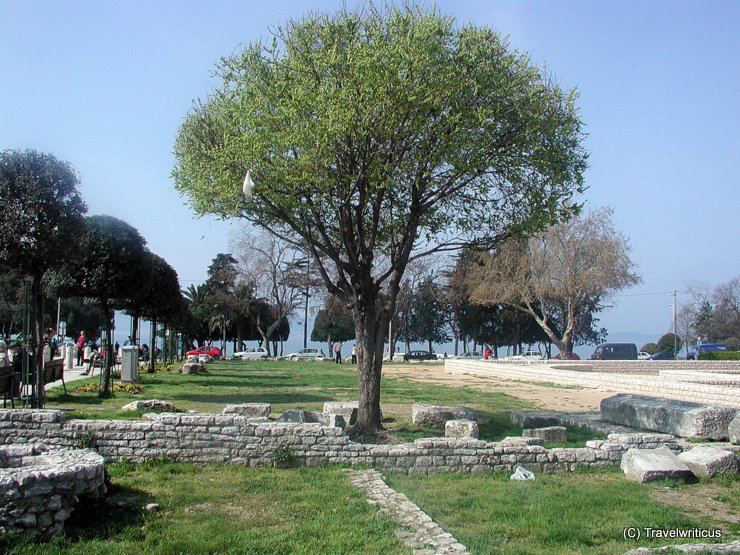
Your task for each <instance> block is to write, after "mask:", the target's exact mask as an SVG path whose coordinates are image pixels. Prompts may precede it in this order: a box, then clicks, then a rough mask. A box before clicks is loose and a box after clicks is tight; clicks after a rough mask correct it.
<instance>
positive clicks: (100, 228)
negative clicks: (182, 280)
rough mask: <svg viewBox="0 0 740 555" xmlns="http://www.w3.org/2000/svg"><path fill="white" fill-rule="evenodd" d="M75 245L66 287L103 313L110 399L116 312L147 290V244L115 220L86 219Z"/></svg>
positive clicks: (103, 394)
mask: <svg viewBox="0 0 740 555" xmlns="http://www.w3.org/2000/svg"><path fill="white" fill-rule="evenodd" d="M75 244H76V246H77V252H76V254H75V256H70V257H69V258H68V259H67V261H66V262H67V264H66V266H65V268H64V276H63V279H64V287H65V289H66V292H67V294H68V295H70V296H78V297H88V298H91V299H95V300H96V301H97V302H98V304H99V306H100V309H101V311H102V312H103V315H104V317H105V323H104V326H103V327H104V333H105V338H104V339H105V343H106V346H107V347H106V348H107V356H106V365H105V368H104V369H103V388H102V390H101V391H100V396H101V397H109V396H110V395H111V394H112V391H111V376H110V370H111V362H112V359H113V344H112V334H111V330H112V327H113V325H114V320H113V309H114V308H118V307H119V306H120V303H121V301H120V299H126V298H130V297H132V296H134V295H135V294H136V292H138V291H141V290H144V289H148V286H149V283H148V281H149V278H150V276H151V270H150V268H151V264H152V263H151V260H150V258H149V251H147V250H146V247H145V245H146V240H145V239H144V238H143V237H142V236H141V235H140V234H139V232H138V231H137V230H136V228H134V227H133V226H131V225H130V224H128V223H126V222H124V221H122V220H119V219H118V218H115V217H113V216H105V215H100V216H90V217H89V218H87V220H86V226H85V232H84V233H83V234H82V235H81V236H80V237H79V239H78V240H77V241H76V243H75Z"/></svg>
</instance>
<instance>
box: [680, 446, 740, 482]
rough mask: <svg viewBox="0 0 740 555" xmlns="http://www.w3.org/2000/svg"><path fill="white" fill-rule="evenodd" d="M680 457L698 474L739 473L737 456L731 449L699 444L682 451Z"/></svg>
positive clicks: (711, 475)
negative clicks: (726, 449) (725, 449)
mask: <svg viewBox="0 0 740 555" xmlns="http://www.w3.org/2000/svg"><path fill="white" fill-rule="evenodd" d="M678 458H679V459H680V460H681V461H683V463H684V464H685V465H686V466H688V467H689V469H690V470H691V472H693V473H694V474H695V475H696V476H706V477H707V478H714V477H715V476H719V475H720V474H736V473H737V457H736V456H735V453H733V452H731V451H723V450H722V449H716V448H714V447H705V446H699V447H694V448H693V449H690V450H689V451H684V452H683V453H680V454H679V455H678Z"/></svg>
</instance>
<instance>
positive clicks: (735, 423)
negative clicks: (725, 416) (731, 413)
mask: <svg viewBox="0 0 740 555" xmlns="http://www.w3.org/2000/svg"><path fill="white" fill-rule="evenodd" d="M727 435H728V437H729V438H730V441H731V442H732V443H738V444H740V412H738V413H737V414H736V415H735V418H733V419H732V422H730V426H729V427H728V428H727Z"/></svg>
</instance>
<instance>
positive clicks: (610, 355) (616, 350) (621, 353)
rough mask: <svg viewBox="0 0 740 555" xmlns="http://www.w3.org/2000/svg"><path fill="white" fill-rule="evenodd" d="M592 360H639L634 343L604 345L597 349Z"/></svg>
mask: <svg viewBox="0 0 740 555" xmlns="http://www.w3.org/2000/svg"><path fill="white" fill-rule="evenodd" d="M591 360H637V345H635V344H634V343H604V344H602V345H599V346H598V347H596V350H595V351H594V354H592V355H591Z"/></svg>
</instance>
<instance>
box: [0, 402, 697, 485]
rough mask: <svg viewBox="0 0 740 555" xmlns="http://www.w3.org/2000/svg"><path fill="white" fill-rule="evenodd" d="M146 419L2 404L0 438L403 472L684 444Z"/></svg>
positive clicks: (571, 462)
mask: <svg viewBox="0 0 740 555" xmlns="http://www.w3.org/2000/svg"><path fill="white" fill-rule="evenodd" d="M147 418H150V419H149V420H145V421H117V420H114V421H100V420H99V421H91V420H70V421H66V420H65V419H64V415H63V413H62V412H60V411H48V410H47V411H42V410H35V411H30V410H11V409H8V410H0V442H2V443H6V444H7V443H25V444H31V445H33V444H44V445H48V446H55V447H59V448H72V447H78V446H79V445H81V444H84V445H88V446H91V447H92V448H94V449H95V450H96V451H97V452H98V453H100V454H101V455H102V456H103V457H105V459H107V460H108V461H117V460H122V459H129V460H131V461H134V462H137V461H143V460H146V459H151V458H166V459H168V460H172V461H176V462H195V463H207V462H226V463H233V464H242V465H246V466H272V465H273V463H274V462H275V461H274V459H273V457H274V454H275V453H276V451H278V450H280V453H281V454H282V455H284V454H285V451H286V448H287V449H289V452H290V454H291V456H292V458H293V462H294V464H295V465H297V466H317V465H325V464H335V463H338V464H364V465H370V466H372V467H374V468H378V469H390V470H394V471H398V472H402V473H406V474H431V473H436V472H460V473H476V474H478V473H491V472H511V471H513V469H514V468H515V467H516V466H518V465H521V466H523V467H525V468H527V469H529V470H532V471H534V472H557V471H562V470H574V469H575V468H576V467H577V466H605V465H606V466H615V465H618V464H619V462H620V460H621V457H622V454H623V453H625V452H626V451H627V450H628V449H629V448H630V447H636V448H656V447H659V446H661V445H666V446H668V447H669V448H671V449H673V450H675V451H681V450H682V449H683V448H684V445H689V444H683V443H681V442H679V441H677V440H676V438H674V437H673V436H670V435H666V434H612V435H610V436H609V439H608V440H598V441H592V442H589V444H588V446H587V447H584V448H576V449H568V448H558V449H546V448H545V447H543V446H542V445H541V440H539V439H537V438H507V439H506V440H504V441H499V442H486V441H480V440H476V439H473V438H426V439H417V440H415V441H414V442H413V443H406V444H401V445H368V444H360V443H355V442H353V441H352V440H350V438H349V437H347V436H346V435H344V432H343V430H342V429H340V428H331V427H327V426H322V425H320V424H292V423H278V422H273V421H265V420H258V421H254V420H250V419H249V418H247V417H244V416H238V415H231V414H225V415H216V414H161V415H147Z"/></svg>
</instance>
